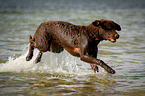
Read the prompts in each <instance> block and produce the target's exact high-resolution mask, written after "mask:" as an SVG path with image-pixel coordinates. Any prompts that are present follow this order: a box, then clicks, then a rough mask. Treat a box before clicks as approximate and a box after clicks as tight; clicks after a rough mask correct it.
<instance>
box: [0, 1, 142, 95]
mask: <svg viewBox="0 0 145 96" xmlns="http://www.w3.org/2000/svg"><path fill="white" fill-rule="evenodd" d="M44 2H45V3H44ZM144 10H145V2H144V0H101V1H97V0H89V1H87V0H73V1H69V0H60V1H57V0H55V1H53V0H48V1H47V0H41V1H39V0H35V2H34V1H33V0H23V1H20V0H0V95H14V96H17V95H21V96H25V95H26V96H29V95H34V96H39V95H45V96H46V95H52V96H60V95H84V96H87V95H90V96H94V95H95V96H96V95H97V96H143V95H144V94H145V38H144V37H145V19H144V17H145V11H144ZM102 18H103V19H110V20H114V21H115V22H117V23H119V24H120V25H121V27H122V31H121V32H118V33H119V34H120V36H121V37H120V39H119V40H117V42H116V43H111V42H109V41H103V42H101V44H100V45H99V54H98V58H100V59H102V60H104V61H105V62H106V63H107V64H109V65H110V66H111V67H112V68H113V69H115V70H116V74H115V75H111V74H108V73H106V71H105V70H104V69H102V68H100V72H99V73H95V74H94V73H93V71H92V70H91V68H90V65H89V64H87V63H84V62H82V61H80V60H79V58H77V57H73V56H71V55H70V54H69V53H67V52H66V51H64V52H62V53H60V54H53V53H50V52H47V53H45V54H44V55H43V57H42V61H41V62H40V63H39V64H35V63H34V60H35V58H36V55H37V53H38V50H35V56H34V58H33V59H32V60H31V61H29V62H26V61H25V57H26V55H27V53H28V46H29V42H28V36H29V35H33V34H34V32H35V30H36V28H37V27H38V25H39V24H40V23H42V22H44V21H49V20H63V21H68V22H71V23H73V24H83V25H88V24H89V23H91V22H92V21H94V20H96V19H102Z"/></svg>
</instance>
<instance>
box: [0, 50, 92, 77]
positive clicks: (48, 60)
mask: <svg viewBox="0 0 145 96" xmlns="http://www.w3.org/2000/svg"><path fill="white" fill-rule="evenodd" d="M38 52H39V51H38V50H37V49H35V50H34V56H33V58H32V60H30V61H26V60H25V58H26V55H27V53H28V50H27V51H26V52H25V53H24V54H22V55H21V56H19V57H17V58H14V57H9V59H8V61H7V62H6V63H2V64H1V65H0V72H16V73H20V72H37V73H51V74H52V73H62V74H75V75H78V74H79V75H80V74H92V72H93V71H92V70H91V69H90V65H89V64H87V63H84V62H82V61H80V60H79V58H77V57H73V56H71V55H70V54H69V53H68V52H66V51H64V52H62V53H60V54H54V53H51V52H46V53H44V54H43V56H42V61H41V62H40V63H38V64H35V63H34V61H35V58H36V56H37V54H38Z"/></svg>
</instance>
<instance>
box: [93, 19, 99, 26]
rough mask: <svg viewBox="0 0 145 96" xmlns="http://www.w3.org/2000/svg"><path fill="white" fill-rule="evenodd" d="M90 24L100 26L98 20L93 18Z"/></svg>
mask: <svg viewBox="0 0 145 96" xmlns="http://www.w3.org/2000/svg"><path fill="white" fill-rule="evenodd" d="M92 24H93V25H94V26H100V21H99V20H95V21H94V22H92Z"/></svg>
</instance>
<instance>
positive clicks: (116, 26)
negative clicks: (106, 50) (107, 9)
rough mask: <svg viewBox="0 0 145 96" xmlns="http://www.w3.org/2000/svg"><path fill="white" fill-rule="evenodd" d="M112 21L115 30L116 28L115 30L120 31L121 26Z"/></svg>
mask: <svg viewBox="0 0 145 96" xmlns="http://www.w3.org/2000/svg"><path fill="white" fill-rule="evenodd" d="M113 23H114V25H115V30H117V31H121V27H120V25H119V24H117V23H115V22H113Z"/></svg>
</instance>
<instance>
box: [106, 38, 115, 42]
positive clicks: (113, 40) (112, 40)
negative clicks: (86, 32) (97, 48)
mask: <svg viewBox="0 0 145 96" xmlns="http://www.w3.org/2000/svg"><path fill="white" fill-rule="evenodd" d="M108 39H109V40H110V41H111V42H116V40H115V39H112V38H108Z"/></svg>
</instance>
